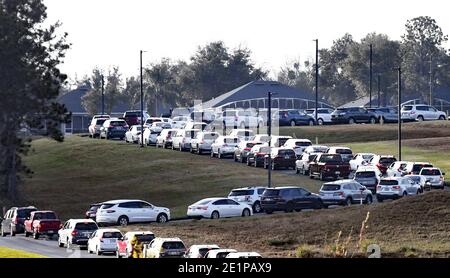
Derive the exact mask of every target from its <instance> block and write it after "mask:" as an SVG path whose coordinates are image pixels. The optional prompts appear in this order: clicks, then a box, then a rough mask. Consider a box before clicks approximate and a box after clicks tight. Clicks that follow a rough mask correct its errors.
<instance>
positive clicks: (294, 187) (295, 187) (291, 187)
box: [269, 186, 301, 189]
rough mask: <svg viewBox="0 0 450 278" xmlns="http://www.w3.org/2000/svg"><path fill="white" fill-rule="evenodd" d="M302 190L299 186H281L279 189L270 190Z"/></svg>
mask: <svg viewBox="0 0 450 278" xmlns="http://www.w3.org/2000/svg"><path fill="white" fill-rule="evenodd" d="M298 188H301V187H299V186H279V187H274V188H269V189H298Z"/></svg>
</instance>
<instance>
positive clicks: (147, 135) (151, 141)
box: [138, 127, 162, 146]
mask: <svg viewBox="0 0 450 278" xmlns="http://www.w3.org/2000/svg"><path fill="white" fill-rule="evenodd" d="M161 131H162V128H161ZM161 131H159V129H156V130H155V129H153V128H151V127H144V144H145V145H147V146H151V145H153V146H154V145H156V140H157V138H158V136H159V135H160V134H161ZM138 144H141V137H140V136H138Z"/></svg>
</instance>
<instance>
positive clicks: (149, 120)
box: [144, 117, 163, 126]
mask: <svg viewBox="0 0 450 278" xmlns="http://www.w3.org/2000/svg"><path fill="white" fill-rule="evenodd" d="M158 122H163V120H162V118H160V117H149V118H147V119H146V120H145V122H144V123H145V124H144V125H146V126H151V125H152V124H153V123H158Z"/></svg>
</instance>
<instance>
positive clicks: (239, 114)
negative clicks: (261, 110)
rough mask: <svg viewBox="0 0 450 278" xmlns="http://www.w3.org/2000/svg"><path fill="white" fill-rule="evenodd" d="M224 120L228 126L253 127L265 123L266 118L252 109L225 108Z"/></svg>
mask: <svg viewBox="0 0 450 278" xmlns="http://www.w3.org/2000/svg"><path fill="white" fill-rule="evenodd" d="M222 121H223V124H224V125H225V127H226V128H252V127H259V126H263V125H264V119H263V118H262V117H260V116H258V115H257V114H256V112H255V111H252V110H244V109H238V110H229V109H227V110H225V111H223V113H222Z"/></svg>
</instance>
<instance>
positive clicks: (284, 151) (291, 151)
mask: <svg viewBox="0 0 450 278" xmlns="http://www.w3.org/2000/svg"><path fill="white" fill-rule="evenodd" d="M278 155H281V156H284V155H290V156H293V155H295V152H294V151H293V150H278Z"/></svg>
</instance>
